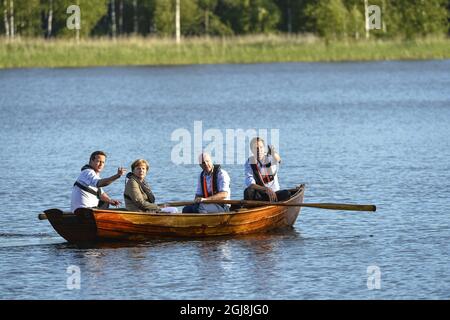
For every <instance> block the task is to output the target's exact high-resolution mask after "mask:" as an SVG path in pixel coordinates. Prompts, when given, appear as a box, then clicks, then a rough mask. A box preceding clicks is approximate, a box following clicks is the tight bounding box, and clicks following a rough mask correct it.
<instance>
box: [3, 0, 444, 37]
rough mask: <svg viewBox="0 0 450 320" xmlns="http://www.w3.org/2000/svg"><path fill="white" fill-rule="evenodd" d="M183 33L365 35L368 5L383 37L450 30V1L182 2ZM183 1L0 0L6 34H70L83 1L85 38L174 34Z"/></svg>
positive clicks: (202, 0)
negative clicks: (73, 13) (72, 10)
mask: <svg viewBox="0 0 450 320" xmlns="http://www.w3.org/2000/svg"><path fill="white" fill-rule="evenodd" d="M178 1H179V4H180V6H179V14H180V23H181V26H180V32H181V35H183V36H205V35H208V36H232V35H245V34H261V33H263V34H264V33H288V34H297V33H310V34H315V35H318V36H321V37H324V38H327V39H341V38H356V39H358V38H360V37H363V36H364V34H365V26H366V6H367V4H370V5H376V6H378V7H379V8H380V9H381V27H380V28H379V29H375V30H371V31H370V34H371V36H372V35H373V36H374V37H377V38H393V37H404V38H413V37H418V36H428V35H434V34H440V35H442V34H448V32H449V16H450V0H178ZM176 2H177V0H0V15H1V14H2V15H3V21H2V22H3V23H0V34H2V35H4V36H6V37H8V38H14V37H18V36H20V37H44V38H55V37H58V38H59V37H69V36H71V35H73V30H69V28H67V26H66V21H67V19H68V17H69V15H70V14H69V13H67V8H68V7H69V6H70V5H78V6H79V8H80V12H81V17H80V20H81V29H80V30H79V33H80V36H82V37H95V36H109V37H120V36H133V35H136V36H174V34H175V32H176V30H175V28H176V26H175V16H176Z"/></svg>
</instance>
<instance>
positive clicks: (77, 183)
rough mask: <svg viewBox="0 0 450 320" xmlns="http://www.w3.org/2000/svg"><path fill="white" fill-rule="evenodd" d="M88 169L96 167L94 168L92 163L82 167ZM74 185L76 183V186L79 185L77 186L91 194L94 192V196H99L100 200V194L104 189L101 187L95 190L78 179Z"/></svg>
mask: <svg viewBox="0 0 450 320" xmlns="http://www.w3.org/2000/svg"><path fill="white" fill-rule="evenodd" d="M86 169H92V170H94V168H92V167H91V166H90V165H88V164H86V165H84V166H83V167H82V168H81V171H83V170H86ZM73 185H74V186H77V187H78V188H80V189H81V190H84V191H86V192H88V193H90V194H93V195H94V196H96V197H97V199H99V200H100V195H101V194H102V189H101V188H97V191H95V190H94V189H92V188H90V187H88V186H85V185H83V184H81V183H79V182H78V180H77V181H75V183H74V184H73Z"/></svg>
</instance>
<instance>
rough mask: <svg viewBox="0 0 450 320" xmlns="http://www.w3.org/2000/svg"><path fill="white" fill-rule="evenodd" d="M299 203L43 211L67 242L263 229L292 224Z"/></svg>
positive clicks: (299, 196) (297, 196)
mask: <svg viewBox="0 0 450 320" xmlns="http://www.w3.org/2000/svg"><path fill="white" fill-rule="evenodd" d="M304 191H305V186H304V185H300V186H298V187H297V188H295V189H292V190H291V192H293V193H294V194H293V196H292V197H291V198H290V199H289V200H287V201H285V203H289V204H299V203H302V202H303V197H304ZM300 209H301V207H283V206H273V205H269V206H263V207H253V208H244V209H239V210H235V211H231V212H224V213H215V214H198V213H195V214H182V213H179V214H169V213H145V212H131V211H123V210H114V209H113V210H102V209H97V208H95V209H89V208H80V209H77V210H76V211H75V213H74V214H72V213H62V212H61V211H60V210H57V209H51V210H47V211H45V213H46V214H47V217H48V219H49V220H50V223H51V224H52V226H53V227H54V229H55V230H56V231H57V232H58V233H59V234H60V235H61V236H62V237H63V238H65V239H66V240H67V241H69V242H89V241H99V240H112V239H114V240H144V239H148V238H167V237H169V238H199V237H211V236H225V235H238V234H250V233H260V232H267V231H270V230H273V229H279V228H285V227H292V226H293V225H294V223H295V221H296V219H297V217H298V215H299V214H300Z"/></svg>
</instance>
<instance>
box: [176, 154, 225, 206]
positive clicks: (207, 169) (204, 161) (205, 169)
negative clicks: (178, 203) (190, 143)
mask: <svg viewBox="0 0 450 320" xmlns="http://www.w3.org/2000/svg"><path fill="white" fill-rule="evenodd" d="M198 162H199V165H200V167H201V168H202V172H201V173H200V177H199V179H198V181H197V191H196V192H195V199H194V202H195V204H193V205H190V206H186V207H184V208H183V213H216V212H228V211H229V205H227V204H215V203H202V202H203V201H204V200H230V194H231V190H230V176H229V175H228V173H227V172H226V171H225V170H223V169H222V168H221V167H220V165H218V164H216V165H214V164H213V162H212V160H211V156H210V155H209V154H208V153H206V152H203V153H202V154H200V156H199V157H198Z"/></svg>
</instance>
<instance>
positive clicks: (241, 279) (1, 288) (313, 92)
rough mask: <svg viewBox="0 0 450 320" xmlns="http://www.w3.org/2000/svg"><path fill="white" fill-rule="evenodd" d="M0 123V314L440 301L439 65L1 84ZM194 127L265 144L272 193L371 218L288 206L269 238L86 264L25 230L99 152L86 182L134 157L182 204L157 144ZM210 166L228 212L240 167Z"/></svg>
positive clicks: (189, 245) (104, 248) (93, 259)
mask: <svg viewBox="0 0 450 320" xmlns="http://www.w3.org/2000/svg"><path fill="white" fill-rule="evenodd" d="M0 115H1V116H0V146H1V153H0V167H1V168H2V171H3V174H2V175H1V178H0V201H1V204H2V208H1V212H0V274H1V277H0V298H1V299H449V298H450V259H449V252H450V211H449V203H450V201H449V200H450V161H449V159H450V138H449V137H450V61H449V60H446V61H410V62H366V63H290V64H255V65H202V66H180V67H132V68H128V67H122V68H81V69H18V70H0ZM196 121H201V125H202V130H203V133H204V132H206V131H207V130H208V129H216V132H219V133H222V134H223V136H224V137H225V134H226V130H227V129H229V130H230V129H234V130H237V129H242V130H248V129H268V130H269V132H270V129H277V130H279V131H278V135H279V138H278V140H279V144H278V146H279V150H280V154H281V156H282V157H283V166H282V168H281V169H280V173H279V174H280V183H281V186H282V187H292V186H294V185H296V184H299V183H303V182H304V183H306V186H307V189H306V193H305V202H344V203H371V204H375V205H377V208H378V210H377V212H376V213H366V212H342V211H330V210H318V209H309V208H303V209H302V211H301V215H300V216H299V218H298V220H297V222H296V224H295V226H294V229H293V230H287V231H283V232H277V233H272V234H264V235H252V236H245V237H234V238H233V237H232V238H230V237H225V238H212V239H205V240H198V239H196V240H182V241H181V240H152V241H147V242H141V243H124V244H102V245H97V246H92V247H88V248H81V247H77V246H73V245H69V244H67V243H66V242H65V241H64V239H62V238H61V237H59V236H58V234H57V233H56V232H55V231H54V230H53V229H52V227H51V226H50V224H49V223H48V221H39V220H38V219H37V214H38V213H40V212H41V211H42V210H45V209H48V208H55V207H56V208H62V209H69V207H70V193H71V187H72V184H73V182H74V181H75V179H76V178H77V176H78V174H79V170H80V168H81V166H82V165H83V164H85V163H86V162H87V160H88V157H89V154H90V153H91V152H92V151H94V150H97V149H101V150H104V151H106V152H107V153H108V159H107V163H106V168H105V169H104V171H103V172H102V177H107V176H110V175H112V174H114V173H115V172H116V170H117V167H118V166H127V167H129V165H130V164H131V162H132V161H133V160H135V159H137V158H146V159H148V160H149V162H150V165H151V169H150V173H149V176H148V178H149V181H150V183H151V185H152V187H153V189H154V192H155V194H156V197H157V201H158V202H164V201H176V200H190V199H192V197H193V194H194V192H195V183H196V179H197V176H198V174H199V167H198V166H197V165H195V164H180V165H177V164H175V163H174V161H173V157H172V156H171V154H172V151H173V148H174V147H175V146H176V145H177V143H178V142H177V141H172V139H171V137H172V134H173V133H174V132H177V130H179V129H181V130H183V129H186V130H187V131H188V132H190V133H192V134H193V133H194V127H195V124H196V123H197V125H198V124H199V122H196ZM210 132H211V131H210ZM205 141H206V140H205ZM205 141H204V143H205V144H208V142H205ZM192 157H194V155H192ZM235 162H237V160H236V161H235ZM223 166H224V168H225V169H226V170H227V171H228V172H229V173H230V176H231V178H232V198H234V199H238V198H240V197H241V196H242V191H243V187H244V178H243V166H242V164H239V163H228V164H226V163H225V164H224V165H223ZM123 187H124V178H121V179H120V180H119V181H117V182H115V183H113V184H112V185H110V186H109V187H106V191H107V192H108V193H109V194H110V195H111V196H113V197H115V198H119V199H121V197H122V196H121V195H122V192H123ZM74 266H75V268H79V271H80V280H81V283H80V289H76V288H75V289H73V290H70V289H69V288H68V286H67V281H68V278H69V277H70V276H71V275H70V274H69V273H68V271H69V272H70V270H71V269H70V268H74ZM69 280H70V279H69ZM69 287H70V286H69Z"/></svg>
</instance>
